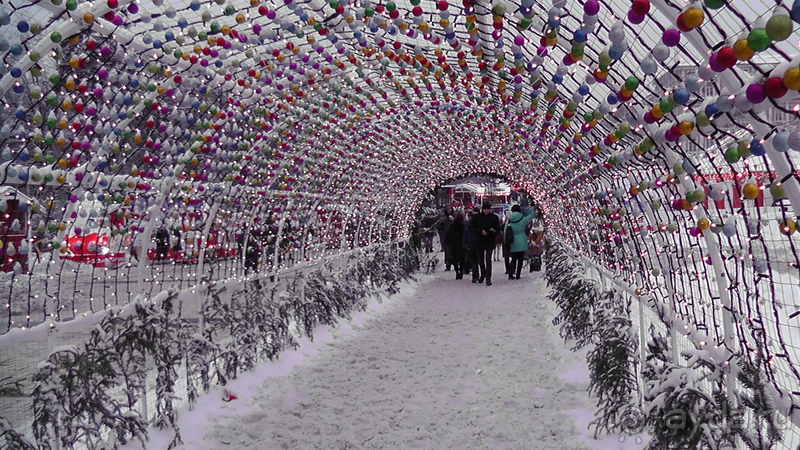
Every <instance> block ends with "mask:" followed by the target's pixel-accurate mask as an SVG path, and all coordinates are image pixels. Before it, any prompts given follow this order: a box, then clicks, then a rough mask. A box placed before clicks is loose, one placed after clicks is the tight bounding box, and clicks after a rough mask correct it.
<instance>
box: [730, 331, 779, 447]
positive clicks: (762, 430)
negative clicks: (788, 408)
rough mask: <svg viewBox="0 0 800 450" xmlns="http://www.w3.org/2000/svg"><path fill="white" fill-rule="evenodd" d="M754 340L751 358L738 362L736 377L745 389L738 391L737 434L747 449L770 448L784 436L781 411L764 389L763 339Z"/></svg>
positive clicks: (765, 386)
mask: <svg viewBox="0 0 800 450" xmlns="http://www.w3.org/2000/svg"><path fill="white" fill-rule="evenodd" d="M755 342H756V346H757V351H756V352H754V353H753V354H752V357H753V359H752V360H751V359H750V358H746V357H745V358H741V359H740V360H739V363H738V365H739V372H738V374H737V379H738V380H739V383H740V384H741V386H742V387H743V388H744V389H743V390H741V391H740V395H739V400H740V402H741V404H742V409H743V411H742V417H741V419H743V420H742V422H743V423H742V424H741V426H740V427H738V428H737V431H738V432H737V436H738V437H739V438H741V439H742V442H744V444H745V445H746V446H747V448H749V449H750V450H771V449H773V448H775V446H776V445H777V444H778V442H781V441H782V440H783V432H782V430H781V426H780V424H779V423H778V420H779V414H780V413H779V412H778V410H777V408H776V406H775V402H774V401H773V399H772V397H771V396H770V395H769V393H768V392H767V383H768V382H769V380H768V379H767V377H766V374H765V373H764V369H763V365H764V356H763V355H764V348H763V343H762V340H761V339H755Z"/></svg>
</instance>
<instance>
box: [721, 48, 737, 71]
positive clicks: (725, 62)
mask: <svg viewBox="0 0 800 450" xmlns="http://www.w3.org/2000/svg"><path fill="white" fill-rule="evenodd" d="M717 64H719V65H720V66H722V67H724V68H726V69H730V68H731V67H733V66H734V65H736V57H735V56H733V49H732V48H730V47H722V48H721V49H719V51H718V52H717Z"/></svg>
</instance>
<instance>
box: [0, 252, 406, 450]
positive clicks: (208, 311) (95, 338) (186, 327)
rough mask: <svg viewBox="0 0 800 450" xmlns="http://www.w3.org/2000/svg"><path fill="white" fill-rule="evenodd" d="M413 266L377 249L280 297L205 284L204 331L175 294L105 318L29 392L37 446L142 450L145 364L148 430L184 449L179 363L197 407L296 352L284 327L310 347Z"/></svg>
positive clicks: (8, 433)
mask: <svg viewBox="0 0 800 450" xmlns="http://www.w3.org/2000/svg"><path fill="white" fill-rule="evenodd" d="M407 247H408V246H407ZM417 257H418V255H417V254H416V252H415V251H413V250H405V249H404V250H402V251H398V250H396V249H395V248H394V246H392V245H390V246H386V247H375V248H374V249H373V251H368V252H362V253H360V254H358V255H357V256H354V257H352V258H351V261H350V264H348V265H347V266H346V268H345V269H344V270H341V271H338V272H332V271H331V270H330V266H329V265H326V270H321V269H320V270H315V271H312V272H311V273H309V274H308V275H305V276H298V277H297V278H295V279H294V280H293V281H292V282H290V284H289V288H288V289H287V290H286V291H283V292H280V293H279V292H278V290H277V288H276V287H272V288H269V289H267V288H265V287H263V286H262V285H261V284H260V282H259V281H258V280H256V281H252V282H250V283H248V284H246V285H245V286H244V287H243V288H242V290H240V291H237V292H234V293H233V294H232V295H230V297H229V296H228V295H224V294H226V292H225V289H226V288H225V287H221V285H218V284H214V283H212V284H209V287H208V289H207V290H206V291H205V293H204V294H203V295H205V301H204V302H203V308H202V310H201V312H200V313H201V317H202V319H201V320H202V324H203V328H202V330H201V329H200V328H199V327H198V325H197V324H195V323H193V322H191V321H189V320H187V319H183V318H182V317H181V311H180V305H178V308H177V309H176V307H175V306H176V304H175V301H176V299H177V298H178V293H177V292H174V291H173V292H169V293H163V294H162V295H160V296H159V297H157V298H156V299H155V300H154V301H152V302H149V303H147V304H145V305H142V304H136V305H134V307H135V310H134V312H133V313H131V314H130V315H128V316H122V315H119V314H118V312H119V310H117V309H115V310H113V311H110V312H109V314H108V315H107V316H106V317H104V318H103V319H102V320H101V322H100V324H99V325H98V326H97V327H96V328H95V329H94V330H93V331H92V334H91V337H90V339H89V341H88V342H87V343H86V344H85V345H84V346H83V347H82V348H79V347H64V348H58V349H56V350H55V351H54V352H53V353H52V354H51V355H50V357H49V358H48V360H47V361H45V362H43V363H41V364H40V367H39V370H38V372H37V373H36V375H35V376H34V382H35V387H34V392H33V397H34V415H35V417H34V425H33V430H34V436H35V438H36V441H37V444H38V446H39V448H40V449H45V450H50V449H52V448H54V447H53V446H54V444H55V443H58V444H59V445H60V447H61V448H63V449H71V448H75V447H76V446H80V447H85V448H88V449H89V450H100V449H105V450H109V449H116V448H118V447H119V446H120V445H123V444H125V443H127V442H129V441H131V440H138V441H140V442H142V444H143V445H144V442H145V441H146V440H147V426H148V425H149V423H148V421H147V418H145V417H142V416H141V415H140V413H139V409H140V405H139V404H138V402H139V401H140V399H141V398H142V397H143V395H144V393H145V389H146V378H147V373H148V372H147V371H148V368H147V363H148V362H149V363H152V365H153V366H154V367H155V370H156V373H157V376H156V402H155V417H154V418H153V420H152V424H153V425H156V426H158V427H159V428H172V429H173V430H174V431H175V435H174V438H173V440H172V442H171V444H170V446H169V448H173V447H174V446H175V445H178V444H180V443H181V437H180V430H179V428H178V426H177V412H176V410H175V403H174V402H175V401H176V400H177V397H176V395H175V384H176V382H177V380H178V370H177V369H178V368H179V367H180V366H181V364H182V363H184V362H185V364H186V373H187V379H186V385H187V399H186V400H187V401H188V402H189V405H190V406H194V404H196V401H197V398H198V397H199V395H201V394H202V393H204V392H208V391H209V390H210V389H211V386H212V385H214V384H219V385H224V384H226V383H227V382H228V381H229V380H231V379H233V378H236V377H237V376H238V375H239V374H240V373H241V372H242V371H246V370H251V369H253V368H254V367H255V365H256V364H257V363H259V362H263V361H265V360H272V359H274V358H277V357H278V355H279V354H280V352H282V351H283V350H284V349H286V348H288V347H296V346H297V343H296V341H295V340H294V338H293V337H292V334H291V333H290V325H289V324H290V322H291V320H293V319H294V320H295V321H296V322H297V324H298V325H299V326H300V327H301V328H302V329H303V331H304V332H305V334H307V335H308V336H309V337H310V338H311V337H313V331H314V329H315V328H316V326H318V325H319V324H329V325H334V324H335V323H336V322H337V321H338V319H339V318H349V317H350V314H351V313H352V311H353V310H364V309H365V308H366V304H367V303H366V302H367V299H368V298H369V297H370V296H378V295H380V294H393V293H395V292H397V291H398V284H399V282H400V281H401V280H402V279H405V278H408V277H410V274H411V272H412V270H411V269H413V267H414V260H415V258H417ZM16 436H18V433H16V432H14V431H13V430H11V429H10V427H9V426H7V422H5V421H2V420H0V443H4V442H3V440H1V439H5V440H6V441H7V442H12V443H13V445H18V447H10V448H20V449H24V450H27V448H26V447H25V446H24V445H25V444H24V441H21V440H19V439H16ZM12 438H13V439H16V440H15V441H11V439H12ZM9 445H12V444H9ZM3 448H6V447H3Z"/></svg>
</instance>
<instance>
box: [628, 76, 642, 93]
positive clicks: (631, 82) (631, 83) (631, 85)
mask: <svg viewBox="0 0 800 450" xmlns="http://www.w3.org/2000/svg"><path fill="white" fill-rule="evenodd" d="M625 87H626V88H627V89H628V90H629V91H635V90H636V88H638V87H639V80H638V79H637V78H636V77H628V79H627V80H625Z"/></svg>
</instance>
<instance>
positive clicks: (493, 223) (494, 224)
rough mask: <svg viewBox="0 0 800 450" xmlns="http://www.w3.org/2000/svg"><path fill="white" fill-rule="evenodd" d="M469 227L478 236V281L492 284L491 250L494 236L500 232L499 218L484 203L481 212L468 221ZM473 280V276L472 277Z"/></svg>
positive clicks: (493, 244)
mask: <svg viewBox="0 0 800 450" xmlns="http://www.w3.org/2000/svg"><path fill="white" fill-rule="evenodd" d="M469 229H470V230H471V231H472V232H473V233H475V236H477V237H478V241H477V250H478V273H479V274H480V278H478V280H477V282H478V283H483V281H484V280H486V285H487V286H491V285H492V252H493V251H494V247H495V236H497V234H498V233H500V231H501V228H500V218H499V217H497V215H495V214H493V213H492V205H490V204H489V203H484V204H483V207H482V208H481V213H480V214H476V215H475V217H473V218H472V220H470V221H469ZM473 280H474V278H473Z"/></svg>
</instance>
